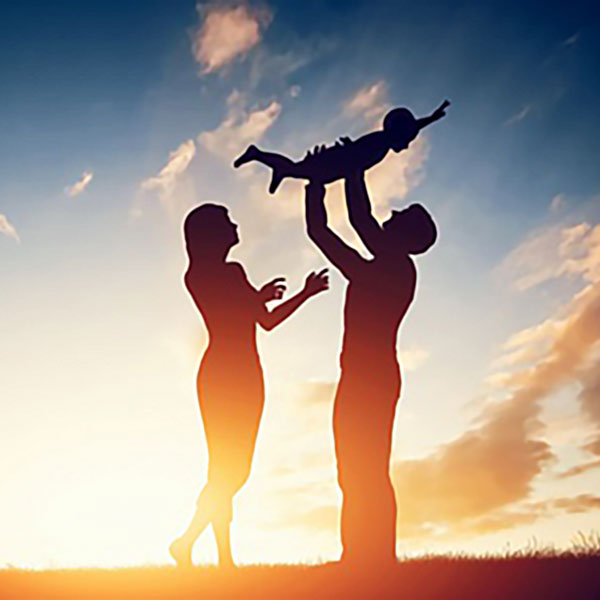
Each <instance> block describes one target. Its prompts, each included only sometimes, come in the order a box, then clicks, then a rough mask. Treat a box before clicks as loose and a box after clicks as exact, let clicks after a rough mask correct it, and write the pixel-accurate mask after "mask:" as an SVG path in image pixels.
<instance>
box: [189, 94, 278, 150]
mask: <svg viewBox="0 0 600 600" xmlns="http://www.w3.org/2000/svg"><path fill="white" fill-rule="evenodd" d="M280 113H281V104H279V102H276V101H273V102H271V103H270V104H269V105H267V106H266V107H264V108H254V109H248V107H247V98H246V96H245V94H242V93H240V92H238V91H237V90H234V91H233V92H232V93H231V94H230V95H229V97H228V98H227V115H226V117H225V119H224V120H223V121H222V122H221V123H220V125H219V126H218V127H217V128H216V129H213V130H212V131H204V132H203V133H201V134H200V135H199V136H198V143H199V144H200V145H201V146H203V147H204V148H206V150H208V151H209V152H211V153H213V154H215V155H217V156H220V157H222V158H225V159H226V160H232V159H233V158H234V157H235V156H236V155H237V154H238V153H240V152H241V151H242V150H244V149H245V148H246V146H248V144H250V143H253V142H258V141H259V140H260V139H261V138H262V137H263V135H264V134H265V133H266V132H267V131H268V130H269V128H270V127H271V126H272V125H273V123H275V121H276V120H277V117H279V115H280Z"/></svg>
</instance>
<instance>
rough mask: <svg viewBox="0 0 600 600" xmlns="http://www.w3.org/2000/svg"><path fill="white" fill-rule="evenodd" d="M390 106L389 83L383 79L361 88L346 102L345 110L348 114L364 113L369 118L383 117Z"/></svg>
mask: <svg viewBox="0 0 600 600" xmlns="http://www.w3.org/2000/svg"><path fill="white" fill-rule="evenodd" d="M389 108H390V104H389V102H388V101H387V85H386V83H385V81H383V80H380V81H377V82H375V83H373V84H371V85H367V86H365V87H363V88H361V89H360V90H358V92H356V94H355V95H354V96H352V98H350V99H349V100H347V101H346V102H345V103H344V112H345V113H346V114H347V115H349V116H356V115H360V114H362V115H363V116H364V117H365V118H366V119H368V120H374V119H378V118H380V117H382V116H383V115H384V113H385V112H386V111H387V110H388V109H389Z"/></svg>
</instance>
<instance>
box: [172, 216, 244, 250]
mask: <svg viewBox="0 0 600 600" xmlns="http://www.w3.org/2000/svg"><path fill="white" fill-rule="evenodd" d="M237 229H238V226H237V225H236V224H235V223H234V222H233V221H232V220H231V219H230V218H229V213H228V211H227V208H225V207H224V206H220V205H218V204H202V205H201V206H198V207H196V208H194V209H193V210H192V211H190V212H189V213H188V215H187V217H186V218H185V221H184V223H183V233H184V236H185V245H186V248H187V251H188V255H189V257H190V259H192V260H193V259H197V258H208V259H215V260H220V259H222V258H224V257H225V256H227V253H228V252H229V250H230V249H231V248H232V247H233V246H235V245H236V244H237V243H238V242H239V241H240V239H239V237H238V234H237Z"/></svg>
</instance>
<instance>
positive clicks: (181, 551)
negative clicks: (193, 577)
mask: <svg viewBox="0 0 600 600" xmlns="http://www.w3.org/2000/svg"><path fill="white" fill-rule="evenodd" d="M169 554H170V555H171V556H172V557H173V560H174V561H175V562H176V563H177V566H178V567H180V568H183V569H189V568H190V567H191V566H193V565H192V546H191V545H190V544H188V543H187V542H186V541H185V540H183V539H182V538H177V539H176V540H175V541H174V542H173V543H172V544H171V545H170V546H169Z"/></svg>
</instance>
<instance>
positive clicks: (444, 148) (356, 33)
mask: <svg viewBox="0 0 600 600" xmlns="http://www.w3.org/2000/svg"><path fill="white" fill-rule="evenodd" d="M598 17H599V14H598V9H597V8H596V7H594V5H593V3H592V2H588V3H585V2H577V1H575V2H569V3H566V4H565V3H552V2H548V3H544V5H543V7H540V5H539V3H537V2H529V1H526V2H521V3H518V6H517V4H516V3H512V4H509V5H508V6H507V4H506V3H503V2H494V1H490V2H485V3H481V2H466V3H458V2H456V3H450V2H435V1H434V2H428V3H426V5H422V4H416V3H406V2H373V1H369V2H367V1H348V2H343V3H342V2H333V1H310V0H309V1H305V2H302V3H292V2H283V1H281V2H275V1H274V0H268V1H264V2H260V3H259V2H238V1H232V2H211V3H199V4H197V3H195V2H188V1H177V2H168V3H167V2H162V1H151V0H149V1H146V2H143V3H134V2H118V3H117V2H107V1H103V2H96V1H89V2H86V3H85V4H84V5H81V3H76V2H69V1H66V2H60V3H45V2H43V3H42V2H26V3H25V2H24V3H8V4H6V5H5V6H3V8H2V18H1V19H0V73H1V78H0V81H1V83H0V98H1V107H2V108H1V110H0V164H1V165H2V177H0V283H1V288H0V311H1V315H2V317H1V318H0V408H1V411H2V419H1V420H0V452H1V455H2V457H3V458H2V460H1V461H0V477H1V478H2V490H3V493H2V500H1V501H0V531H2V536H1V537H0V567H1V566H10V565H12V566H18V567H28V568H50V567H71V566H102V567H111V566H127V565H140V564H164V563H167V562H169V560H170V559H169V556H168V551H167V548H168V545H169V543H170V542H171V541H172V540H173V539H174V538H175V537H176V536H177V535H179V534H180V533H181V531H182V530H183V528H184V527H185V525H186V521H187V519H188V518H189V517H190V515H191V513H192V511H193V508H194V502H195V498H196V496H197V494H198V492H199V490H200V489H201V487H202V485H203V483H204V481H205V476H206V459H207V457H206V447H205V443H204V437H203V430H202V423H201V418H200V414H199V410H198V406H197V399H196V397H195V376H196V370H197V366H198V362H199V360H200V357H201V355H202V352H203V350H204V348H205V347H206V343H207V337H206V331H205V329H204V326H203V324H202V321H201V318H200V317H199V315H198V314H197V312H196V310H195V308H194V306H193V304H192V302H191V300H190V298H189V297H188V296H187V294H186V292H185V289H184V287H183V283H182V275H183V272H184V271H185V268H186V257H185V253H184V249H183V242H182V232H181V224H182V220H183V218H184V216H185V214H186V213H187V211H188V210H189V209H190V208H192V207H193V206H196V205H198V204H201V203H203V202H216V203H220V204H224V205H226V206H227V207H228V208H229V211H230V215H231V217H232V219H233V220H234V221H235V222H237V223H238V224H239V226H240V237H241V243H240V245H239V246H237V247H236V248H235V249H234V251H233V253H232V258H233V259H235V260H238V261H240V262H242V263H243V264H244V266H245V269H246V271H247V272H248V275H249V277H250V279H251V281H252V282H253V283H254V284H255V285H257V286H260V285H262V284H263V283H264V282H266V281H267V280H269V279H271V278H272V277H274V276H279V275H284V276H286V277H287V281H288V284H289V289H290V291H292V292H293V291H294V290H296V289H298V288H299V287H300V286H301V284H302V282H303V279H304V277H305V276H306V274H307V273H308V272H310V271H311V270H313V269H317V268H321V267H323V266H325V261H324V259H323V258H322V257H321V256H320V255H319V254H318V251H317V250H316V249H315V248H313V247H312V246H311V244H310V242H309V241H308V240H307V238H306V236H305V233H304V229H303V214H302V204H303V203H302V195H303V188H302V183H301V182H298V181H285V182H284V183H283V184H282V185H281V188H280V190H279V191H278V192H277V194H276V195H274V196H270V195H269V194H268V192H267V186H268V180H269V173H268V171H267V169H266V168H264V167H261V166H260V165H248V166H245V167H244V168H243V169H240V170H234V169H233V168H232V166H231V163H232V161H233V159H234V158H235V157H236V156H237V155H238V154H239V153H240V152H241V151H242V150H243V149H244V148H245V147H246V146H247V145H248V144H249V143H258V144H260V146H261V147H264V148H266V149H270V150H276V151H279V152H283V153H285V154H287V155H289V156H291V157H298V158H299V157H301V156H302V155H303V154H304V153H305V151H306V149H307V148H309V147H312V146H314V145H315V144H316V143H331V142H333V141H334V140H335V139H336V138H337V137H339V136H342V135H350V136H352V137H358V136H359V135H362V134H363V133H366V132H368V131H372V130H375V129H378V128H379V127H380V126H381V121H382V117H383V115H384V114H385V113H386V112H387V110H389V109H390V108H392V107H394V106H408V107H409V108H410V109H411V110H413V112H414V113H415V114H416V115H417V116H424V115H426V114H429V112H431V111H432V110H433V109H434V108H435V107H437V106H438V105H439V103H440V102H441V101H442V100H444V99H445V98H448V99H449V100H450V101H451V102H452V105H451V107H450V108H449V109H448V115H447V117H446V118H445V119H443V120H442V121H441V122H439V123H436V124H435V125H433V126H431V127H430V128H428V129H427V130H425V131H424V132H423V133H422V134H420V136H419V137H418V138H417V139H416V140H415V141H414V142H413V143H412V144H411V146H410V148H409V149H408V150H407V151H405V152H402V153H400V154H398V155H395V154H390V155H389V156H387V157H386V159H385V160H384V161H383V162H382V163H380V164H379V165H377V166H376V167H374V168H373V169H371V170H370V171H369V172H368V174H367V182H368V186H369V190H370V192H371V198H372V202H373V204H374V209H375V213H376V215H377V216H378V217H379V218H385V216H386V215H387V214H389V211H390V209H391V208H392V207H396V208H398V207H402V206H406V205H408V204H410V203H413V202H421V203H423V204H424V205H425V206H427V208H428V209H429V210H430V211H431V213H432V215H433V216H434V218H435V220H436V222H437V224H438V228H439V232H440V237H439V241H438V243H437V244H436V246H435V247H434V248H433V249H432V250H431V251H430V252H429V253H427V254H425V255H423V256H420V257H418V259H417V267H418V273H419V275H418V277H419V279H418V289H417V295H416V299H415V302H414V304H413V306H412V307H411V308H410V310H409V313H408V315H407V317H406V319H405V322H404V323H403V325H402V327H401V332H400V337H399V343H398V351H399V356H400V361H401V364H402V372H403V388H402V396H401V401H400V403H399V405H398V411H397V416H396V423H395V429H394V444H393V452H392V464H391V472H392V477H393V481H394V485H395V488H396V492H397V497H398V504H399V522H398V531H397V534H398V543H397V551H398V554H399V555H407V556H412V555H418V554H421V553H424V552H459V551H461V552H462V551H464V552H471V553H481V552H504V551H506V550H507V549H510V548H518V547H523V546H527V545H531V544H533V543H535V544H540V545H544V544H549V545H554V546H556V547H565V546H569V545H570V544H571V543H572V541H573V539H574V536H576V535H577V533H578V532H583V533H584V534H586V533H589V532H592V531H598V530H600V496H599V495H598V490H599V489H600V487H599V484H600V478H599V476H600V398H599V394H600V392H599V390H600V378H599V373H600V369H599V368H598V366H599V362H598V361H599V360H600V283H599V280H600V177H599V175H598V167H597V165H598V156H600V137H599V136H598V131H599V130H600V111H599V110H598V105H597V104H598V103H597V98H598V96H599V92H600V85H599V82H598V78H597V64H598V60H599V59H600V35H599V29H600V27H599V18H598ZM327 194H328V195H327V198H328V200H327V205H328V209H329V213H330V221H331V223H332V226H333V227H334V228H335V229H336V231H338V232H339V233H340V235H342V236H343V237H344V238H345V239H346V240H348V242H349V243H352V244H353V245H355V246H356V247H357V249H359V251H361V252H362V253H364V254H365V256H368V254H367V253H366V251H365V250H364V248H362V247H361V246H360V244H359V242H358V240H357V239H356V237H355V236H354V235H353V233H352V230H351V229H350V227H349V224H348V220H347V216H346V214H345V210H344V204H343V195H342V189H341V184H340V183H336V184H332V185H330V186H328V192H327ZM344 285H345V284H344V281H343V279H342V278H341V276H339V274H337V273H335V272H332V274H331V289H330V291H329V292H328V293H327V294H326V295H320V296H319V297H317V298H315V299H313V300H311V301H310V302H309V303H308V304H307V305H306V307H304V308H303V309H302V310H301V311H299V312H298V314H297V315H294V317H293V318H292V319H290V321H289V322H286V323H285V324H284V325H282V326H281V327H280V328H278V329H276V330H274V331H272V332H269V333H265V332H261V333H260V334H259V346H260V353H261V357H262V362H263V366H264V370H265V376H266V380H267V397H266V408H265V413H264V417H263V422H262V424H261V431H260V434H259V438H258V443H257V448H256V454H255V461H254V465H253V471H252V475H251V477H250V480H249V481H248V483H247V485H246V486H245V487H244V489H243V490H242V491H241V492H240V493H239V495H238V496H237V498H236V502H235V515H236V516H235V521H234V525H233V552H234V557H235V559H236V560H237V561H238V562H240V563H257V562H308V563H311V562H318V561H322V560H333V559H335V558H337V556H339V553H340V550H341V546H340V543H339V536H338V532H337V523H338V517H339V506H340V501H341V497H340V493H339V490H338V489H337V486H336V482H335V462H334V456H333V439H332V433H331V426H330V425H331V413H332V406H333V393H334V390H335V382H336V380H337V377H338V376H339V371H338V356H339V350H340V341H341V326H342V322H341V308H342V301H343V294H344ZM194 558H195V560H196V561H197V562H214V561H215V560H216V550H215V548H214V543H213V540H212V538H211V536H210V535H209V534H208V533H207V534H206V535H204V536H203V537H202V538H201V539H200V540H199V542H198V544H197V545H196V548H195V551H194Z"/></svg>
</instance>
